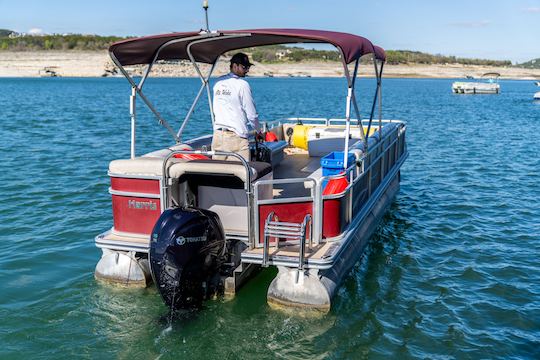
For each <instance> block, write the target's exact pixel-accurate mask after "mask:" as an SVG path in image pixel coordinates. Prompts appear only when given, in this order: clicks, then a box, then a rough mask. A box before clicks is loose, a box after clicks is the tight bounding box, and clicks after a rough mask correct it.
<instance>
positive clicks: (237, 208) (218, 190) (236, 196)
mask: <svg viewBox="0 0 540 360" xmlns="http://www.w3.org/2000/svg"><path fill="white" fill-rule="evenodd" d="M248 164H249V168H250V171H251V175H250V178H251V181H252V182H254V181H256V180H258V179H261V180H271V179H272V176H273V172H272V165H270V164H269V163H266V162H257V161H254V162H249V163H248ZM169 172H170V176H171V177H172V178H175V179H178V182H179V183H180V184H187V186H188V187H189V188H190V189H191V191H193V193H194V194H195V195H196V198H197V206H198V207H200V208H202V209H207V210H210V211H213V212H215V213H216V214H217V215H218V216H219V219H220V221H221V224H222V225H223V228H224V230H225V233H226V234H227V235H228V236H229V235H239V236H247V235H248V216H247V214H248V208H247V196H246V191H245V189H244V186H245V181H246V175H247V174H246V168H245V167H244V165H243V164H242V163H240V162H233V161H224V160H192V161H189V162H186V163H182V164H173V165H172V166H171V167H170V169H169ZM258 197H259V199H271V198H272V185H271V184H266V185H263V186H260V187H259V191H258Z"/></svg>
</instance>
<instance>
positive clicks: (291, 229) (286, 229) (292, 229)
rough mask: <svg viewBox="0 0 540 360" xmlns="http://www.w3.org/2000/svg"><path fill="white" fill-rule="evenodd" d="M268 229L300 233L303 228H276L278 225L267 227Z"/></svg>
mask: <svg viewBox="0 0 540 360" xmlns="http://www.w3.org/2000/svg"><path fill="white" fill-rule="evenodd" d="M266 228H267V229H276V230H285V231H296V232H300V231H301V230H302V229H301V228H295V227H290V226H276V225H268V226H266Z"/></svg>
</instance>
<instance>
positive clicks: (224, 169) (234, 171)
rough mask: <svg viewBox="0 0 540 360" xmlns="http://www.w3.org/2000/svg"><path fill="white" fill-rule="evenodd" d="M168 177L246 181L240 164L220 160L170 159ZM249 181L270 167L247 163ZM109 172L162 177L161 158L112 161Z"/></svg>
mask: <svg viewBox="0 0 540 360" xmlns="http://www.w3.org/2000/svg"><path fill="white" fill-rule="evenodd" d="M169 163H170V165H169V167H168V170H169V174H168V176H169V177H172V178H180V177H181V176H182V175H184V174H187V173H197V174H214V175H223V176H236V177H237V178H239V179H240V180H241V181H243V182H245V181H246V177H247V176H246V175H247V174H246V168H245V167H244V165H243V164H242V163H240V162H236V161H222V160H210V159H209V160H191V161H189V160H185V159H176V158H171V159H170V160H169ZM249 166H250V169H251V181H252V182H253V181H255V180H257V179H259V178H261V177H263V176H265V175H266V174H268V173H270V172H272V165H270V164H268V163H265V162H258V161H252V162H249ZM109 172H110V173H111V174H115V175H130V176H133V175H141V176H162V175H163V158H158V157H138V158H135V159H120V160H113V161H111V162H110V164H109Z"/></svg>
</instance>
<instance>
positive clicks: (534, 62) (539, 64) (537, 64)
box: [516, 58, 540, 69]
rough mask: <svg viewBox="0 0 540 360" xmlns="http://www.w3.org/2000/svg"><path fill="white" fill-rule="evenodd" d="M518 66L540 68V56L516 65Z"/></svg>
mask: <svg viewBox="0 0 540 360" xmlns="http://www.w3.org/2000/svg"><path fill="white" fill-rule="evenodd" d="M516 66H517V67H521V68H525V69H540V58H538V59H533V60H529V61H527V62H524V63H522V64H518V65H516Z"/></svg>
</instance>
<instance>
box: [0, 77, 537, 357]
mask: <svg viewBox="0 0 540 360" xmlns="http://www.w3.org/2000/svg"><path fill="white" fill-rule="evenodd" d="M250 82H251V84H252V88H253V93H254V96H255V99H256V101H257V105H258V109H259V113H260V115H261V118H263V119H276V118H282V117H288V116H305V117H343V115H344V109H345V100H344V98H345V95H346V88H345V82H344V80H342V79H315V78H312V79H277V78H273V79H250ZM451 83H452V80H411V79H385V80H384V81H383V103H384V109H385V110H384V113H383V116H384V118H395V119H402V120H406V121H407V122H408V136H407V139H408V147H409V151H410V157H409V159H408V160H407V162H406V163H405V165H404V166H403V168H402V173H401V174H402V183H401V184H402V186H401V191H400V193H399V194H398V196H397V198H396V199H395V201H394V203H393V205H392V207H391V209H390V211H389V212H388V213H387V215H386V216H385V218H384V219H383V221H382V223H381V225H380V226H379V228H378V230H377V232H376V234H375V235H374V236H373V239H372V241H371V245H370V246H369V248H368V250H367V251H366V253H365V255H364V256H363V257H362V258H361V259H359V262H358V263H357V264H356V265H355V267H354V268H353V270H352V271H351V273H350V274H349V276H348V277H347V278H346V279H345V281H344V283H343V285H342V286H341V288H340V290H339V292H338V293H337V296H336V298H335V303H334V305H333V308H332V310H331V312H330V313H329V314H328V315H326V316H324V317H322V318H305V317H299V316H295V315H291V314H286V313H282V312H277V311H274V310H271V309H270V308H269V307H268V306H267V304H266V289H267V287H268V285H269V283H270V281H271V279H272V277H273V276H274V274H275V271H274V270H272V269H268V270H266V271H263V272H262V273H260V275H258V276H257V277H256V278H255V279H254V280H252V281H251V282H250V283H249V284H248V285H247V286H245V287H244V288H243V289H242V290H241V291H240V292H239V294H238V296H237V297H236V298H235V299H233V300H230V301H223V300H215V301H209V302H207V303H206V304H205V308H204V309H203V310H202V311H200V312H198V313H190V314H186V315H185V316H183V317H181V318H179V319H177V320H176V321H175V322H174V323H173V324H172V327H168V323H167V321H166V319H165V317H166V315H167V309H166V308H165V306H164V305H163V303H162V301H161V299H160V297H159V294H158V293H157V291H156V289H155V288H154V287H150V288H148V289H144V290H140V289H139V290H126V289H122V288H115V287H110V286H105V285H101V284H99V283H96V281H95V280H94V277H93V272H94V267H95V265H96V263H97V261H98V259H99V257H100V255H101V251H100V250H99V249H97V248H96V247H95V246H94V236H95V235H96V234H98V233H99V232H101V231H104V230H106V229H108V228H110V226H111V216H112V215H111V206H110V195H109V194H108V192H107V189H108V186H109V179H108V177H107V167H108V163H109V161H111V160H113V159H117V158H127V157H129V150H130V143H129V141H130V136H129V133H130V121H129V114H128V110H129V93H130V88H129V86H128V83H127V82H126V81H125V80H124V79H119V78H116V79H0V124H1V125H0V138H1V139H2V140H1V142H0V160H1V161H0V173H1V175H0V176H1V178H0V179H1V181H0V194H1V196H2V202H1V206H0V219H1V220H0V239H1V241H0V253H1V254H2V255H1V256H0V344H1V346H0V358H2V359H27V358H43V359H45V358H55V359H61V358H74V357H75V358H121V359H132V358H137V359H155V358H160V359H179V358H189V359H196V358H204V359H207V358H208V359H238V358H281V359H328V358H331V359H343V358H345V359H360V358H370V359H377V358H379V359H383V358H384V359H386V358H401V359H403V358H431V359H453V358H459V359H463V358H471V359H480V358H484V359H495V358H500V359H508V358H513V359H533V358H534V359H538V358H540V261H539V258H540V141H539V135H540V103H535V102H533V100H532V96H533V93H534V92H535V91H537V89H536V88H535V86H534V84H533V83H532V82H531V81H502V82H501V88H502V94H500V95H476V96H474V95H470V96H469V95H453V94H452V93H451V88H450V87H451ZM199 84H200V82H199V80H198V79H175V80H172V79H150V80H149V81H148V83H147V85H146V86H147V91H148V92H147V94H148V96H149V98H150V99H152V100H154V101H155V103H156V104H157V106H158V109H160V111H161V112H162V114H163V116H164V117H165V118H166V119H168V120H170V122H171V123H172V124H174V127H175V128H178V126H179V124H180V121H181V120H182V119H183V114H185V112H186V111H187V109H189V106H190V105H191V100H189V101H186V99H192V98H193V96H194V95H195V93H196V91H197V90H198V86H199ZM373 86H374V81H373V79H360V80H359V89H358V96H359V97H360V98H361V102H360V103H361V104H360V105H361V109H362V110H363V111H362V113H363V116H367V112H366V111H365V110H366V109H368V108H369V107H370V104H371V99H372V95H373ZM140 104H141V105H140V106H139V116H140V119H139V123H138V132H139V134H140V136H139V138H138V153H139V154H141V153H143V152H147V151H151V150H154V149H157V148H161V147H162V146H163V145H170V144H171V139H170V137H169V135H168V134H167V132H166V131H165V130H164V129H163V128H162V127H159V126H158V125H157V123H156V121H155V119H154V118H152V116H151V114H149V112H148V111H147V110H145V109H144V108H143V105H142V103H140ZM179 114H180V115H179ZM208 129H209V118H208V107H207V105H206V103H204V102H203V104H202V105H201V106H200V107H198V110H197V111H196V113H195V115H194V118H193V120H192V122H191V126H190V127H189V131H188V133H187V135H189V136H190V137H191V136H195V135H198V134H202V133H204V132H205V131H207V130H208Z"/></svg>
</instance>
